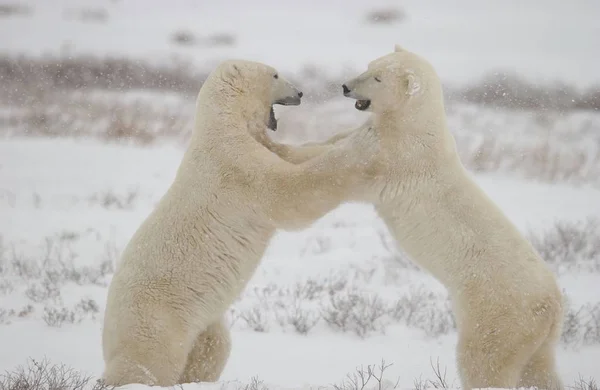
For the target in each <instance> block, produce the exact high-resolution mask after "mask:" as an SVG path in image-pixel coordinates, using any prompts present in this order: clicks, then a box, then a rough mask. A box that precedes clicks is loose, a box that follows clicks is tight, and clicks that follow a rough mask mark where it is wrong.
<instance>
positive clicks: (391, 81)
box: [267, 46, 563, 389]
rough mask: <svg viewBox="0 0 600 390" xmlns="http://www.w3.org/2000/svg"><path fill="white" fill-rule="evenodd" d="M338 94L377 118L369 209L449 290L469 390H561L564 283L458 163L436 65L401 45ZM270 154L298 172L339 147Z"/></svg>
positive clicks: (276, 148) (328, 145)
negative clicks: (558, 357) (378, 169)
mask: <svg viewBox="0 0 600 390" xmlns="http://www.w3.org/2000/svg"><path fill="white" fill-rule="evenodd" d="M342 90H343V93H344V95H345V96H347V97H349V98H353V99H356V100H357V101H356V104H355V107H356V109H358V110H361V111H369V112H370V113H371V117H370V118H369V122H372V126H373V128H374V129H375V132H376V134H377V135H378V143H379V145H380V148H381V152H380V155H379V157H380V158H381V163H382V165H383V166H384V167H385V168H384V172H383V173H382V174H381V176H380V177H379V178H377V179H375V180H374V181H373V182H372V183H370V184H369V188H370V192H369V193H370V198H367V199H364V200H366V201H369V202H373V203H374V205H375V208H376V210H377V212H378V214H379V215H380V216H381V218H382V219H383V220H384V221H385V223H386V224H387V226H388V228H389V229H390V231H391V233H392V235H393V236H394V237H395V238H396V240H397V242H398V244H399V245H400V246H401V247H402V248H403V249H404V250H405V251H406V252H407V253H408V254H409V255H410V256H411V258H412V259H413V260H414V261H415V262H417V263H418V264H420V265H421V266H422V267H423V268H425V269H427V270H428V271H429V272H431V273H432V274H433V275H434V276H435V277H436V278H437V279H439V280H440V281H441V282H442V283H443V284H444V285H445V286H446V288H447V289H448V291H449V295H450V298H451V300H452V303H453V311H454V315H455V318H456V321H457V326H458V333H459V340H458V345H457V363H458V367H459V374H460V377H461V382H462V386H463V387H464V388H465V389H471V388H478V387H505V388H513V387H516V386H524V387H529V386H537V387H538V388H540V389H542V388H545V389H561V388H562V387H563V385H562V382H561V380H560V379H559V377H558V374H557V370H556V363H555V346H556V344H557V340H558V339H559V337H560V333H561V327H562V318H563V317H562V316H563V308H562V294H561V291H560V289H559V287H558V285H557V281H556V278H555V276H554V275H553V273H552V272H551V270H550V269H549V268H548V266H547V265H546V264H545V263H544V261H543V260H542V259H541V258H540V257H539V255H538V254H537V253H536V251H535V250H534V248H533V247H532V246H531V245H530V243H529V242H528V241H527V240H526V239H525V238H524V237H523V236H522V235H521V233H520V232H519V231H518V230H517V228H516V227H515V226H514V225H513V224H512V223H511V222H510V220H509V219H508V218H507V217H506V216H505V215H504V214H503V212H502V211H501V210H500V209H499V208H498V207H497V206H496V205H495V204H494V203H493V201H492V200H491V199H490V198H488V196H487V195H486V194H485V193H484V192H483V191H482V190H481V189H480V188H479V187H478V186H477V184H476V183H475V182H474V181H473V180H472V179H471V178H470V176H469V174H468V172H467V171H466V169H465V168H464V167H463V165H462V164H461V162H460V160H459V156H458V153H457V150H456V145H455V141H454V138H453V137H452V135H451V133H450V131H449V130H448V128H447V125H446V115H445V109H444V102H443V97H442V86H441V83H440V80H439V78H438V76H437V74H436V71H435V70H434V68H433V67H432V66H431V64H429V63H428V62H427V61H426V60H425V59H423V58H421V57H420V56H418V55H416V54H414V53H411V52H409V51H406V50H403V49H402V48H401V47H400V46H396V48H395V51H394V52H393V53H391V54H388V55H386V56H383V57H381V58H379V59H376V60H374V61H372V62H371V63H370V64H369V66H368V69H367V71H366V72H364V73H363V74H361V75H360V76H358V77H356V78H354V79H352V80H349V81H348V82H346V83H345V84H344V85H343V86H342ZM339 138H341V139H343V134H342V135H341V136H340V137H339ZM267 146H268V147H269V148H270V149H272V150H273V151H276V152H278V153H281V154H282V156H285V157H286V158H289V157H288V156H292V158H290V159H291V160H293V161H294V162H295V163H301V162H302V161H304V160H306V159H309V158H313V157H314V156H318V155H319V154H320V153H322V152H323V151H329V150H331V149H332V145H331V142H329V143H326V144H324V145H321V146H320V147H319V145H310V146H309V147H307V148H299V149H300V150H296V149H297V148H291V147H289V146H279V145H269V144H267Z"/></svg>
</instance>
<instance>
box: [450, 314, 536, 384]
mask: <svg viewBox="0 0 600 390" xmlns="http://www.w3.org/2000/svg"><path fill="white" fill-rule="evenodd" d="M511 318H513V317H512V316H511ZM496 321H498V318H496ZM469 322H470V323H471V324H476V325H473V326H471V324H469V325H467V326H464V327H463V329H461V330H460V334H459V340H458V345H457V364H458V369H459V373H460V378H461V382H462V387H463V388H464V389H472V388H486V387H500V388H514V387H516V386H517V383H518V381H519V378H520V376H521V372H522V371H523V368H524V367H525V365H526V363H527V361H528V360H529V359H530V357H531V356H532V355H533V353H534V351H535V350H536V349H537V348H538V347H539V345H540V344H541V341H540V340H539V338H540V337H536V335H535V334H534V333H533V332H530V331H529V330H527V331H525V332H523V331H521V329H524V327H523V326H521V325H517V326H516V327H515V326H511V325H510V321H508V323H507V322H504V321H501V322H502V323H501V324H498V323H494V322H492V321H489V320H482V321H469ZM463 325H465V324H463Z"/></svg>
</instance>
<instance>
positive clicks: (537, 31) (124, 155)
mask: <svg viewBox="0 0 600 390" xmlns="http://www.w3.org/2000/svg"><path fill="white" fill-rule="evenodd" d="M599 19H600V1H597V0H571V1H564V0H520V1H518V0H502V1H500V0H487V1H481V0H479V1H478V0H455V1H442V0H438V1H434V0H402V1H400V0H398V1H390V0H369V1H356V0H343V1H342V0H320V1H317V0H302V1H292V0H277V1H276V0H254V1H242V0H237V1H236V0H220V1H201V0H168V1H166V0H165V1H160V0H37V1H34V0H0V371H3V370H4V369H7V370H8V369H13V368H14V367H15V366H18V365H21V364H26V363H27V362H28V359H31V358H41V357H44V356H45V357H47V358H48V359H49V360H50V361H51V362H53V364H54V363H56V364H58V363H64V364H67V365H69V366H70V367H74V368H75V369H77V370H83V371H85V372H86V373H88V374H90V375H92V376H97V375H99V374H100V373H101V371H102V367H103V365H102V364H103V363H102V356H101V349H100V330H101V325H102V317H103V310H104V301H105V295H106V286H107V285H108V283H109V282H110V278H111V277H112V273H113V271H114V265H115V263H116V261H117V260H118V258H119V256H120V252H121V251H122V250H123V248H124V246H125V245H126V244H127V242H128V240H129V237H131V235H132V234H133V232H134V231H135V230H136V229H137V227H138V226H139V224H140V223H141V222H142V221H143V220H144V218H145V217H146V215H148V213H149V212H150V211H151V210H152V209H153V207H154V206H155V205H156V202H158V200H159V199H160V197H161V196H162V195H163V193H164V191H165V190H166V189H167V188H168V186H169V185H170V183H171V181H172V179H173V177H174V174H175V172H176V169H177V167H178V165H179V163H180V160H181V156H182V153H183V151H184V150H185V148H186V147H187V141H188V140H189V135H190V131H191V129H192V123H193V119H194V102H195V98H196V95H197V93H198V90H199V88H200V86H201V85H202V82H203V80H204V79H205V78H206V76H207V74H208V73H209V72H211V70H212V69H213V68H214V66H215V65H216V64H217V63H218V62H219V61H221V60H224V59H228V58H243V59H249V60H255V61H261V62H265V63H267V64H269V65H272V66H274V67H276V68H277V69H278V70H279V72H280V73H281V74H283V75H285V77H286V78H288V79H290V80H292V81H293V82H294V83H296V84H297V85H298V86H299V87H300V88H301V89H302V90H303V91H304V94H305V98H304V99H303V103H302V105H301V106H298V107H280V106H276V107H275V110H276V112H277V116H278V117H279V119H280V121H279V129H278V131H277V132H274V133H273V132H270V133H269V136H271V137H273V138H274V139H276V140H279V141H281V142H288V143H303V142H308V141H315V140H322V139H325V138H327V137H329V136H331V135H333V134H335V133H336V132H338V131H342V130H348V129H349V128H352V127H355V126H357V125H358V124H360V123H362V120H363V119H364V117H365V115H366V114H365V113H361V112H358V111H356V110H355V109H354V102H353V101H352V100H349V99H345V98H343V97H342V94H341V84H342V82H343V81H345V80H346V79H347V78H349V77H352V76H354V75H356V74H358V73H360V72H362V71H364V70H365V69H366V67H367V64H368V63H369V62H370V61H372V60H373V59H375V58H377V57H380V56H382V55H385V54H387V53H389V52H391V51H392V50H393V48H394V45H395V44H399V45H401V46H403V47H405V48H406V49H408V50H411V51H414V52H416V53H418V54H420V55H422V56H424V57H425V58H427V59H428V60H429V61H430V62H431V63H432V64H433V66H434V67H435V68H436V69H437V71H438V73H439V75H440V77H441V78H442V81H443V84H444V93H445V98H446V109H447V114H448V121H449V126H450V130H451V131H452V133H453V135H454V137H455V138H456V141H457V146H458V149H459V153H460V156H461V159H462V161H463V163H464V164H465V166H466V167H467V168H468V170H469V171H470V172H471V173H472V174H473V175H474V176H475V179H476V180H477V182H478V183H479V184H480V185H481V186H482V187H483V188H484V190H485V191H486V192H487V193H488V194H489V195H490V196H491V197H492V199H493V200H494V201H496V202H497V203H498V204H499V205H500V207H502V209H503V210H504V211H505V212H506V213H507V215H508V216H509V217H510V218H511V220H512V221H513V222H515V224H516V225H517V226H518V227H519V229H521V230H522V232H523V233H524V234H526V236H527V237H528V239H530V240H531V242H532V243H533V244H534V245H535V247H536V248H537V249H538V251H539V252H540V253H541V254H542V257H544V259H545V260H546V261H547V262H548V263H549V264H550V265H551V267H552V269H553V270H554V271H555V272H556V273H557V275H558V276H559V281H560V283H561V286H562V287H563V288H564V291H565V296H566V297H567V299H568V302H569V306H568V309H567V310H566V314H565V315H566V317H565V329H564V331H563V337H562V339H561V346H560V347H559V350H560V352H559V366H560V370H561V375H563V377H564V381H565V383H567V384H573V383H577V384H576V386H579V388H582V389H583V388H587V389H592V387H590V386H591V382H590V379H589V378H592V377H596V378H597V379H600V371H599V369H598V367H599V366H598V364H597V362H598V361H600V290H599V289H600V287H598V286H600V279H599V273H600V238H599V237H600V188H599V187H600V112H599V109H600V71H599V70H600V40H599V38H598V37H600V24H599V23H598V20H599ZM228 315H229V316H230V320H231V326H232V332H233V339H234V347H233V348H234V349H233V351H232V355H231V358H230V361H229V363H228V366H227V368H226V371H225V373H224V378H225V379H226V380H236V379H239V380H242V381H248V380H250V378H252V377H254V376H255V375H258V376H259V377H260V378H262V379H265V380H266V381H267V382H270V383H271V382H272V383H278V384H281V385H290V386H291V385H297V384H298V383H308V382H310V383H313V384H325V383H333V382H336V381H339V380H341V379H342V378H344V377H345V375H346V373H348V372H352V370H353V369H354V367H356V366H358V365H361V364H364V365H365V366H366V365H367V364H371V363H378V362H380V360H381V359H382V357H383V358H385V360H386V361H387V362H390V363H392V362H393V363H395V364H394V366H393V367H392V368H389V369H388V373H391V374H390V375H391V380H392V382H395V378H396V377H399V378H400V382H399V383H400V384H401V386H402V388H408V387H411V386H416V385H417V384H418V383H420V385H421V387H420V388H424V387H427V386H429V387H436V386H438V387H439V386H441V385H440V383H439V381H438V382H435V379H434V380H433V381H429V382H427V379H426V378H428V377H431V376H432V375H433V374H432V372H431V367H430V361H433V362H435V361H436V359H439V362H440V364H441V366H442V369H444V367H446V368H447V375H448V377H447V381H448V384H449V385H451V384H452V381H454V380H455V379H456V378H457V376H456V369H455V363H454V361H455V360H454V345H455V342H456V334H455V324H454V320H453V317H452V314H451V310H450V306H449V302H448V299H447V293H446V291H445V289H444V288H443V287H442V286H441V285H440V284H439V283H438V282H437V281H436V280H435V279H433V278H432V277H431V276H429V275H428V274H427V273H426V272H423V271H422V270H421V269H420V268H419V267H417V266H415V265H414V264H413V263H411V262H410V260H409V259H407V258H406V256H404V255H403V253H402V250H401V248H397V247H396V246H395V244H394V242H393V240H392V239H391V237H390V236H389V233H388V231H387V229H386V227H385V226H384V225H383V224H382V222H381V220H380V219H379V218H378V216H377V215H376V214H375V213H374V211H373V208H372V207H371V205H352V204H347V205H343V206H341V207H340V208H339V209H336V210H334V211H332V213H331V214H329V215H328V216H326V217H325V218H323V219H322V220H320V221H317V222H316V223H315V225H314V226H312V227H311V228H310V229H307V230H306V231H302V232H294V233H291V232H279V233H278V234H277V236H276V237H275V238H274V239H273V241H272V243H271V245H270V247H269V250H268V251H267V253H266V255H265V258H264V261H263V263H262V264H261V266H260V268H259V270H258V271H257V274H256V275H255V276H254V277H253V279H252V281H251V282H250V283H249V285H248V288H247V290H246V292H245V293H244V294H243V296H242V297H240V299H239V300H238V301H237V302H236V303H235V305H234V306H233V307H232V308H230V310H229V312H228ZM340 318H345V320H344V321H345V322H340V321H341V320H340ZM307 335H309V337H308V338H307V337H306V336H307ZM316 351H318V352H316ZM430 359H431V360H430ZM282 362H285V365H284V364H283V363H282ZM298 367H301V368H302V369H301V370H299V369H298ZM34 371H35V370H34ZM442 371H443V370H442ZM415 378H421V382H417V379H415ZM433 378H435V375H433ZM581 378H584V379H585V380H584V381H580V379H581ZM577 381H579V382H577ZM2 383H4V385H6V383H8V382H6V380H5V381H4V382H2V380H0V389H1V390H4V389H5V388H11V389H13V388H15V387H6V386H7V385H6V386H5V387H2ZM457 383H458V382H455V383H454V385H456V384H457ZM588 385H589V386H588ZM586 386H587V387H586ZM339 388H344V389H351V387H350V388H349V387H343V386H342V387H339ZM596 388H597V387H596ZM15 389H16V388H15Z"/></svg>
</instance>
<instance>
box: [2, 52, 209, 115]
mask: <svg viewBox="0 0 600 390" xmlns="http://www.w3.org/2000/svg"><path fill="white" fill-rule="evenodd" d="M207 74H208V73H207V72H204V73H203V72H199V71H197V70H195V69H194V68H193V67H192V66H191V65H190V64H189V63H185V62H180V61H172V62H171V63H169V64H165V65H151V64H148V63H145V62H143V61H139V60H135V59H126V58H116V57H94V56H77V57H55V56H45V57H40V58H32V57H26V56H16V57H15V56H8V55H0V91H1V92H2V93H1V94H0V96H2V100H3V101H4V103H8V104H11V105H17V106H23V105H24V106H27V105H28V104H29V103H30V102H31V101H32V100H33V101H36V100H39V98H38V97H37V95H40V94H44V93H46V94H47V93H52V92H55V91H56V90H57V89H58V90H81V89H104V90H111V91H127V90H136V89H141V90H159V91H175V92H178V93H183V94H186V95H190V96H191V95H194V96H195V95H196V94H197V93H198V91H199V89H200V87H201V85H202V82H203V81H204V80H205V79H206V76H207Z"/></svg>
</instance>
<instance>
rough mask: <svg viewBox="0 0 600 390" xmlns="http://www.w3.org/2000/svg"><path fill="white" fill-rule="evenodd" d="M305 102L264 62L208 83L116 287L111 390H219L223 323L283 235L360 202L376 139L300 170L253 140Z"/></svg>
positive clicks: (111, 311) (108, 353) (351, 142)
mask: <svg viewBox="0 0 600 390" xmlns="http://www.w3.org/2000/svg"><path fill="white" fill-rule="evenodd" d="M301 95H302V94H301V93H299V92H298V90H297V89H296V88H295V87H294V86H293V85H291V84H290V83H289V82H287V81H286V80H284V79H283V78H282V77H281V76H279V75H278V74H277V72H276V71H275V69H273V68H271V67H269V66H266V65H263V64H260V63H256V62H249V61H233V60H232V61H226V62H224V63H222V64H220V65H219V66H218V67H217V68H216V69H215V70H214V71H213V72H212V73H211V75H210V76H209V77H208V79H207V80H206V82H205V83H204V85H203V86H202V88H201V90H200V92H199V94H198V99H197V105H196V119H195V128H194V131H193V135H192V138H191V141H190V145H189V148H188V149H187V151H186V152H185V154H184V156H183V159H182V163H181V165H180V167H179V169H178V171H177V174H176V177H175V180H174V182H173V183H172V185H171V187H170V188H169V189H168V191H167V192H166V194H165V195H164V196H163V198H162V199H161V200H160V202H159V204H158V205H157V206H156V208H155V209H154V210H153V211H152V213H151V214H150V215H149V217H148V218H147V219H146V220H145V221H144V222H143V224H142V225H141V226H140V227H139V229H138V230H137V231H136V232H135V234H134V235H133V237H132V238H131V240H130V242H129V243H128V245H127V247H126V248H125V251H124V253H123V256H122V259H121V261H120V263H119V265H118V267H117V270H116V272H115V275H114V277H113V279H112V282H111V284H110V287H109V291H108V298H107V303H106V311H105V317H104V328H103V335H102V337H103V340H102V343H103V344H102V345H103V354H104V360H105V364H106V367H105V371H104V375H103V376H104V380H105V382H106V383H107V384H109V385H122V384H128V383H142V384H146V385H158V386H171V385H175V384H177V383H186V382H197V381H216V380H217V379H218V378H219V376H220V374H221V372H222V370H223V369H224V366H225V363H226V361H227V359H228V356H229V351H230V341H229V330H228V328H227V326H226V325H225V323H224V320H223V316H224V313H225V312H226V310H227V308H228V307H229V306H230V305H231V304H232V303H233V301H234V300H235V298H236V297H237V296H238V295H239V294H240V292H241V291H242V290H243V289H244V287H245V285H246V283H247V282H248V280H249V279H250V278H251V277H252V275H253V273H254V271H255V269H256V267H257V266H258V264H259V261H260V259H261V257H262V256H263V253H264V251H265V249H266V247H267V245H268V242H269V240H270V239H271V237H272V236H273V234H274V233H275V231H276V229H278V228H281V229H288V230H289V229H298V228H303V227H307V226H308V225H310V224H311V223H313V222H314V221H315V220H316V219H318V218H320V217H322V216H323V215H325V214H326V213H327V212H329V211H330V210H332V209H334V208H335V207H337V206H338V205H339V204H340V203H341V202H342V201H345V200H350V201H351V200H353V199H357V198H358V197H359V196H362V195H360V194H359V193H357V192H356V191H355V190H354V189H355V188H361V187H364V186H365V185H366V183H367V182H368V180H369V179H372V177H371V176H372V175H373V172H375V165H374V164H371V163H370V161H373V160H375V159H374V158H373V157H374V156H375V155H376V154H377V153H378V150H377V146H376V144H377V143H376V142H375V139H374V135H373V133H372V132H370V131H368V130H365V131H360V132H356V133H354V134H353V135H352V136H350V137H348V142H346V143H345V144H344V145H340V148H339V149H336V150H332V151H331V153H327V154H322V155H320V156H319V157H317V158H315V159H313V160H311V161H309V162H307V163H304V164H299V165H295V164H290V163H287V162H285V161H283V160H282V159H280V158H279V157H278V156H277V155H275V154H273V153H271V152H270V151H269V150H268V149H266V148H265V147H264V146H263V145H262V144H260V143H258V142H257V141H256V139H255V138H257V137H258V134H260V133H264V132H265V130H266V124H267V123H269V124H270V126H271V127H274V126H273V125H274V123H273V121H274V118H273V114H272V104H274V103H280V104H299V103H300V97H301ZM344 142H345V141H344ZM363 145H367V147H364V146H363ZM368 145H373V147H369V146H368ZM358 146H360V148H359V147H358Z"/></svg>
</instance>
